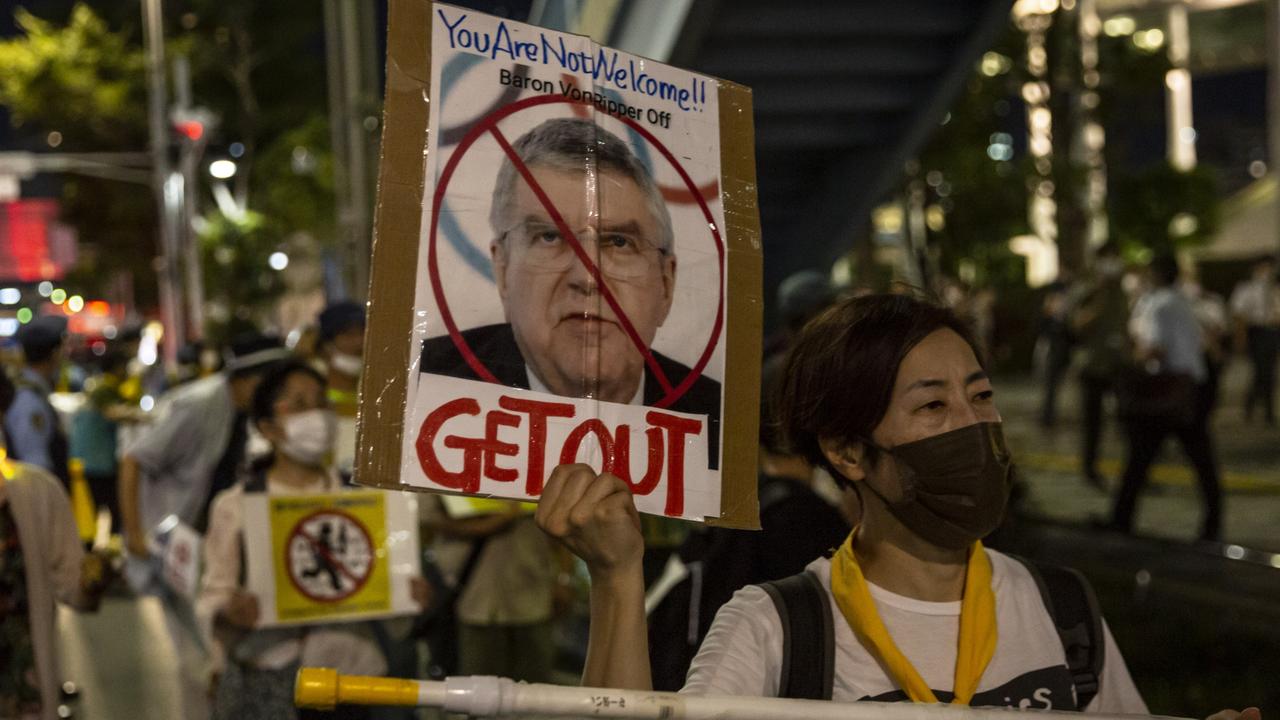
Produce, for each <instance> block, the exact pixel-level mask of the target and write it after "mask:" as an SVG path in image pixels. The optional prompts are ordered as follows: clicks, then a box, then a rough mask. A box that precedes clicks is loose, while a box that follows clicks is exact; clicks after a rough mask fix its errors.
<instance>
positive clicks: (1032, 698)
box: [681, 550, 1147, 714]
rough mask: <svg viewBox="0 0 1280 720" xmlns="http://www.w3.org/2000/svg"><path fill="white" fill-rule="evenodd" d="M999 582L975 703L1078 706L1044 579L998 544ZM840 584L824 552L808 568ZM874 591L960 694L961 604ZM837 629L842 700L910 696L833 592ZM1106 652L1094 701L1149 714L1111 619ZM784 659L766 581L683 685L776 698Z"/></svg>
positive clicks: (722, 620)
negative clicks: (991, 638)
mask: <svg viewBox="0 0 1280 720" xmlns="http://www.w3.org/2000/svg"><path fill="white" fill-rule="evenodd" d="M987 556H988V557H989V558H990V559H991V571H992V574H991V587H992V591H993V592H994V593H995V595H996V626H997V641H996V650H995V654H994V655H993V656H992V658H991V662H990V664H988V665H987V669H986V671H985V672H984V673H983V675H982V680H981V682H980V683H979V684H978V691H977V693H976V694H975V695H974V697H973V701H972V703H971V704H972V705H973V706H1004V707H1016V708H1020V709H1040V710H1049V709H1056V710H1070V709H1074V708H1075V696H1074V689H1073V686H1072V684H1071V676H1070V674H1069V673H1068V671H1067V665H1066V656H1065V653H1064V652H1063V649H1062V641H1061V640H1060V639H1059V636H1058V632H1057V630H1056V629H1055V628H1054V625H1053V620H1052V618H1051V617H1050V616H1049V612H1048V610H1047V609H1045V606H1044V602H1043V600H1042V599H1041V596H1040V590H1039V588H1038V586H1037V585H1036V582H1035V579H1034V578H1032V577H1031V573H1030V572H1029V571H1028V570H1027V568H1026V567H1025V566H1023V565H1022V563H1020V562H1018V561H1017V560H1014V559H1012V558H1010V557H1007V556H1005V555H1002V554H1000V553H998V552H995V551H993V550H987ZM807 569H808V570H809V571H810V572H812V573H814V574H815V575H817V576H818V578H819V579H820V580H821V581H822V586H823V587H824V588H826V589H827V593H828V596H829V597H830V593H831V562H830V561H829V560H827V559H826V558H819V559H817V560H814V561H813V562H812V563H810V564H809V566H808V568H807ZM870 590H871V597H872V599H873V600H874V601H875V604H876V609H877V610H878V611H879V613H880V617H881V619H882V620H883V621H884V624H885V627H886V628H887V629H888V631H889V634H890V635H891V636H892V637H893V640H894V642H895V643H896V644H897V646H898V648H899V649H900V650H901V651H902V653H903V654H904V655H905V656H906V657H907V659H908V660H910V661H911V663H912V664H913V665H914V666H915V668H916V670H917V672H919V673H920V676H921V678H923V679H924V681H925V682H926V683H928V684H929V687H930V688H932V689H933V690H934V694H935V695H937V696H938V699H939V700H940V701H942V702H947V701H949V700H950V699H951V697H952V688H953V685H954V679H955V664H956V643H957V638H958V637H959V632H960V629H959V628H960V603H959V602H958V601H957V602H942V603H935V602H925V601H922V600H915V599H912V598H908V597H903V596H901V595H896V594H894V593H891V592H889V591H887V590H885V589H883V588H880V587H877V586H876V585H871V586H870ZM831 612H832V616H833V617H832V621H833V627H834V628H835V678H834V683H833V688H832V699H833V700H836V701H842V702H855V701H859V700H877V701H890V702H892V701H903V700H905V699H906V695H905V694H904V693H903V692H902V690H901V689H899V688H898V686H897V685H896V684H895V683H894V681H893V680H892V679H890V677H889V675H888V674H887V673H886V672H885V670H884V669H883V668H882V667H881V665H880V662H879V661H878V660H877V659H876V658H875V657H873V656H872V655H871V654H870V653H869V652H868V651H867V649H866V648H865V647H863V646H862V643H860V642H859V641H858V639H857V637H856V636H855V635H854V634H853V630H852V629H851V628H850V627H849V623H848V622H847V621H846V620H845V619H844V616H843V615H842V614H841V613H840V609H839V607H838V606H837V605H836V603H835V599H834V598H831ZM1103 628H1104V642H1105V645H1106V648H1105V653H1106V655H1105V660H1104V665H1103V672H1102V677H1101V678H1100V679H1099V689H1098V694H1097V695H1096V696H1095V697H1094V699H1093V701H1092V702H1090V703H1089V706H1088V708H1086V710H1088V711H1090V712H1099V713H1140V714H1146V712H1147V706H1146V703H1145V702H1143V700H1142V696H1141V695H1139V694H1138V690H1137V688H1135V687H1134V685H1133V680H1132V679H1131V678H1130V677H1129V670H1128V668H1126V667H1125V664H1124V658H1123V657H1121V655H1120V651H1119V649H1118V648H1117V647H1116V643H1115V640H1114V639H1113V638H1112V637H1111V631H1110V629H1107V628H1106V625H1105V623H1104V625H1103ZM781 668H782V622H781V620H779V618H778V613H777V610H776V609H775V608H774V605H773V601H772V600H771V599H770V598H769V596H768V594H766V593H765V591H764V590H763V589H761V588H760V587H758V586H754V585H751V586H748V587H745V588H743V589H741V590H739V591H738V592H737V593H736V594H735V595H734V596H733V599H732V600H730V601H729V602H728V603H726V604H725V606H724V607H722V608H721V609H720V612H719V613H717V614H716V618H715V621H714V622H713V623H712V625H711V630H710V632H709V633H708V634H707V638H706V640H705V641H704V642H703V643H702V647H701V649H699V651H698V655H697V657H695V658H694V660H693V665H692V667H690V669H689V677H688V680H687V681H686V683H685V686H684V689H682V690H681V692H685V693H690V694H695V695H739V696H741V695H746V696H762V697H774V696H776V695H777V694H778V679H779V678H778V676H779V673H780V672H781Z"/></svg>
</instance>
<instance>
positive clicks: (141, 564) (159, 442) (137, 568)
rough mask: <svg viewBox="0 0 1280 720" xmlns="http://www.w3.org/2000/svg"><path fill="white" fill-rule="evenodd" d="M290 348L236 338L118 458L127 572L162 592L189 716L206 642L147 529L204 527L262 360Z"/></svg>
mask: <svg viewBox="0 0 1280 720" xmlns="http://www.w3.org/2000/svg"><path fill="white" fill-rule="evenodd" d="M288 354H289V351H288V350H285V349H284V348H283V347H281V345H280V343H279V341H277V340H275V339H274V338H270V337H266V336H261V335H251V336H245V337H242V338H239V339H238V340H236V341H235V342H233V343H232V348H231V358H230V359H229V360H228V362H227V366H226V368H225V369H224V370H223V372H221V373H219V374H217V375H211V376H209V377H207V378H204V379H203V380H196V381H193V382H190V383H187V384H186V385H182V386H180V387H178V388H175V389H174V391H173V392H172V393H169V394H167V395H165V396H164V397H163V398H161V401H160V403H159V409H158V411H157V413H156V414H157V417H156V419H155V421H154V422H152V423H151V424H150V425H149V426H148V427H147V428H146V430H145V431H143V433H142V434H141V435H140V436H139V437H138V438H136V439H135V440H134V441H133V442H132V443H131V444H130V445H129V446H128V447H126V448H125V451H124V456H123V458H122V459H121V461H120V511H121V513H120V514H121V523H122V525H123V526H124V535H125V548H126V550H127V553H128V554H127V556H126V566H125V569H126V574H127V577H128V580H129V584H130V586H131V587H133V588H134V590H136V591H138V592H145V593H156V594H159V595H160V597H161V599H162V600H164V609H165V621H166V623H167V625H168V631H169V636H170V638H172V641H173V643H174V648H175V651H176V653H177V655H178V663H179V672H180V676H181V681H182V699H183V709H184V712H185V714H186V717H187V718H188V720H201V718H203V717H204V716H205V714H206V713H207V711H208V703H207V702H206V698H205V693H206V690H207V687H208V682H207V665H208V650H207V648H206V647H205V643H204V640H203V638H202V637H201V636H200V635H199V633H198V629H197V627H196V622H195V617H194V616H193V615H192V609H191V607H190V604H189V603H187V602H186V601H185V600H183V599H182V598H180V597H178V596H177V595H176V594H174V593H171V592H169V591H168V590H167V589H166V588H165V587H164V586H163V584H162V583H161V582H160V580H159V575H160V573H159V570H160V559H159V558H158V557H152V555H151V548H150V545H149V541H148V536H149V535H150V533H151V532H152V531H153V530H154V529H155V528H156V526H157V525H159V524H160V523H161V521H163V520H164V519H165V518H166V517H168V516H170V515H173V516H175V517H177V519H178V520H180V521H181V522H183V523H184V524H186V525H188V526H190V527H192V528H194V529H195V530H197V531H198V532H203V530H204V528H205V524H206V519H207V516H208V509H209V504H210V502H211V500H212V498H213V497H214V495H215V494H216V493H217V492H218V491H219V490H220V489H223V488H228V487H230V486H231V485H232V484H233V483H234V482H235V480H236V478H237V477H238V472H239V468H240V467H241V465H242V462H243V460H244V458H245V453H246V445H247V441H248V427H247V425H246V417H247V414H248V411H249V407H250V404H251V402H252V399H253V393H254V390H255V389H256V388H257V386H258V382H259V381H260V380H261V379H262V374H263V373H264V372H265V371H266V370H267V368H269V367H270V366H271V365H272V364H273V363H275V362H277V361H279V360H282V359H284V358H285V357H288Z"/></svg>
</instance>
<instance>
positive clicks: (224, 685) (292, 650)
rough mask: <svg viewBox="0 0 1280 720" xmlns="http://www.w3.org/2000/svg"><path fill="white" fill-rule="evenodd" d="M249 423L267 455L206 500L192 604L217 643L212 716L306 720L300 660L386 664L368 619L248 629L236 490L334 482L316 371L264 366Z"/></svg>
mask: <svg viewBox="0 0 1280 720" xmlns="http://www.w3.org/2000/svg"><path fill="white" fill-rule="evenodd" d="M252 421H253V423H254V424H255V426H256V427H257V429H258V431H259V432H261V433H262V435H263V437H265V438H266V439H267V440H268V441H269V442H270V443H271V447H272V454H271V455H270V456H269V457H268V458H266V459H265V461H263V462H260V463H258V465H257V466H256V467H255V468H254V470H253V471H252V472H251V473H250V475H249V477H248V478H246V480H245V482H244V483H242V484H240V485H237V486H236V487H233V488H231V489H229V490H226V491H224V492H223V493H221V494H219V495H218V497H217V498H216V499H215V500H214V501H213V505H212V509H211V511H210V520H209V532H208V535H207V537H206V538H205V546H204V555H205V557H204V560H205V570H204V577H203V582H202V584H201V590H200V596H199V598H198V600H197V603H196V611H197V615H198V616H199V618H200V620H201V621H202V623H203V624H204V626H205V628H206V629H207V630H208V631H209V632H210V633H211V634H212V636H213V637H214V638H215V640H216V644H217V645H218V648H217V650H218V652H217V653H216V654H217V655H219V658H218V660H219V661H220V662H218V663H216V664H217V665H219V666H220V668H219V670H218V672H219V676H218V682H217V688H216V692H215V696H214V707H213V717H214V718H237V720H239V719H242V718H273V719H274V718H294V717H306V716H307V715H306V712H305V711H298V710H296V709H295V708H294V707H293V697H292V695H293V679H294V674H295V673H296V671H297V669H298V667H299V666H300V665H313V666H322V667H332V668H338V669H339V670H340V671H341V672H345V673H351V674H356V675H378V674H382V673H384V672H386V669H387V663H386V660H385V658H384V655H383V652H382V649H381V648H380V647H379V644H378V641H377V640H376V636H375V632H374V630H373V627H372V626H371V624H369V623H349V624H342V625H328V626H326V625H311V626H304V627H290V628H270V629H260V628H257V627H256V626H257V621H258V600H257V598H256V597H254V596H253V595H252V594H250V593H248V592H246V591H245V589H244V577H245V568H244V552H243V548H242V542H243V535H242V527H243V515H242V505H243V502H242V501H243V499H244V496H245V495H246V494H247V493H254V492H257V493H263V492H265V493H267V494H270V495H297V494H311V493H323V492H333V491H336V490H339V489H340V488H341V487H342V486H343V483H342V481H341V479H340V478H339V476H338V473H337V472H335V471H334V470H333V468H332V465H331V463H330V456H331V454H332V449H333V436H334V427H335V419H334V416H333V411H332V410H330V409H329V406H328V402H327V401H326V399H325V388H324V381H323V379H322V378H321V376H320V375H319V373H317V372H316V371H315V370H313V369H312V368H310V367H309V366H307V365H306V364H304V363H301V362H298V361H288V362H284V363H282V364H280V365H278V366H276V367H274V368H272V369H271V370H269V371H268V372H267V374H266V375H265V376H264V377H263V379H262V383H261V384H260V385H259V386H258V389H257V392H256V393H255V394H254V398H253V409H252ZM422 592H423V588H422V587H420V586H418V585H417V584H415V588H414V596H415V597H422ZM338 716H340V717H367V711H366V710H364V709H360V708H347V709H344V710H343V711H342V713H341V714H340V715H338ZM325 717H335V716H334V715H325Z"/></svg>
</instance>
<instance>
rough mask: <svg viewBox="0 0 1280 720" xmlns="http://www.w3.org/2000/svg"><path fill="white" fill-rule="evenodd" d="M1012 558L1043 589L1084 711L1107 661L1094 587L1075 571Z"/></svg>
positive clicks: (1078, 699) (1042, 596)
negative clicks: (1024, 568)
mask: <svg viewBox="0 0 1280 720" xmlns="http://www.w3.org/2000/svg"><path fill="white" fill-rule="evenodd" d="M1012 557H1014V558H1015V559H1016V560H1018V561H1019V562H1021V563H1022V564H1023V565H1025V566H1026V567H1027V570H1028V571H1030V572H1031V577H1032V578H1034V579H1035V581H1036V585H1037V587H1039V588H1040V599H1041V600H1042V601H1043V602H1044V606H1045V608H1046V609H1047V610H1048V611H1049V617H1051V618H1053V624H1054V627H1056V628H1057V630H1058V638H1059V639H1060V640H1061V641H1062V649H1063V651H1064V652H1065V653H1066V657H1067V670H1068V671H1069V672H1070V673H1071V682H1072V684H1073V685H1075V689H1076V709H1077V710H1080V711H1083V710H1084V709H1085V707H1087V706H1088V705H1089V703H1090V702H1091V701H1092V700H1093V698H1094V697H1095V696H1097V694H1098V684H1099V678H1101V677H1102V666H1103V662H1104V660H1105V658H1106V648H1105V647H1104V642H1105V641H1104V637H1105V636H1104V634H1103V631H1102V611H1101V610H1100V609H1099V607H1098V598H1097V597H1096V596H1095V595H1094V593H1093V586H1092V585H1090V584H1089V581H1088V580H1086V579H1085V577H1084V576H1083V575H1081V574H1080V573H1079V572H1077V571H1076V570H1073V569H1072V568H1068V567H1061V566H1058V565H1046V564H1042V563H1033V562H1031V561H1030V560H1027V559H1026V558H1021V557H1017V556H1016V555H1014V556H1012Z"/></svg>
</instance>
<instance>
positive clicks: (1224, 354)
mask: <svg viewBox="0 0 1280 720" xmlns="http://www.w3.org/2000/svg"><path fill="white" fill-rule="evenodd" d="M1181 289H1182V293H1183V294H1184V295H1186V296H1187V299H1188V300H1190V301H1191V312H1192V313H1193V314H1194V315H1195V316H1196V322H1197V323H1199V324H1200V333H1201V334H1202V335H1203V337H1204V365H1205V373H1206V380H1205V381H1206V383H1208V387H1207V388H1206V391H1205V392H1206V395H1207V402H1208V409H1209V412H1210V413H1212V412H1213V411H1214V410H1216V409H1217V408H1218V394H1219V390H1220V389H1221V387H1222V369H1223V368H1224V367H1225V366H1226V364H1227V360H1228V359H1229V358H1230V353H1231V321H1230V317H1229V315H1230V313H1229V311H1228V310H1227V303H1226V301H1225V300H1223V299H1222V296H1221V295H1219V294H1217V293H1214V292H1210V291H1208V290H1206V289H1205V288H1204V286H1203V285H1201V284H1200V282H1199V281H1198V280H1196V279H1188V280H1187V281H1186V282H1184V283H1183V284H1182V288H1181Z"/></svg>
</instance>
